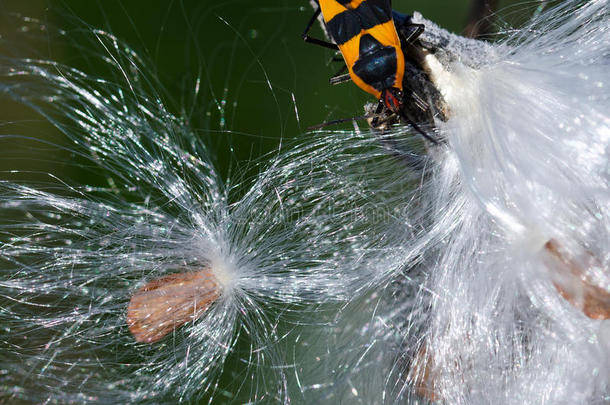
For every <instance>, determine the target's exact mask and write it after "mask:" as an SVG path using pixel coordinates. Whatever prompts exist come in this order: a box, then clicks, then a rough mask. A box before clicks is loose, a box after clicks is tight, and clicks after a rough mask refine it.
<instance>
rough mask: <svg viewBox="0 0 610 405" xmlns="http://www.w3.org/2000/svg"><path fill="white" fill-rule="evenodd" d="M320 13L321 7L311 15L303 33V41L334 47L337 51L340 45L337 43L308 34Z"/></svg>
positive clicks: (329, 47)
mask: <svg viewBox="0 0 610 405" xmlns="http://www.w3.org/2000/svg"><path fill="white" fill-rule="evenodd" d="M320 13H321V9H320V7H318V9H317V10H316V11H314V13H313V15H312V16H311V19H310V20H309V22H308V23H307V27H305V31H303V34H302V35H301V36H302V37H303V41H305V42H308V43H310V44H315V45H319V46H322V47H324V48H328V49H333V50H335V51H338V50H339V47H338V46H337V45H336V44H333V43H332V42H328V41H322V40H321V39H317V38H313V37H310V36H309V35H307V34H308V33H309V31H310V30H311V27H312V26H313V23H314V22H315V21H316V20H317V19H318V16H319V15H320Z"/></svg>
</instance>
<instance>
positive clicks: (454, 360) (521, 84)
mask: <svg viewBox="0 0 610 405" xmlns="http://www.w3.org/2000/svg"><path fill="white" fill-rule="evenodd" d="M608 6H609V2H608V1H590V2H575V1H568V2H564V3H562V4H560V5H558V6H556V7H555V8H553V9H552V10H549V11H547V12H546V13H543V14H541V15H540V16H539V17H537V18H536V19H535V20H534V21H532V22H531V23H530V24H528V25H527V26H525V27H524V28H522V29H520V30H518V31H515V32H514V33H511V34H510V35H508V39H507V40H504V41H502V42H501V43H499V44H497V45H488V44H483V43H479V45H477V43H476V42H474V41H469V40H460V39H459V38H457V37H452V36H447V35H446V34H444V33H442V32H440V33H436V32H435V30H436V27H434V25H433V24H431V23H429V22H427V21H417V18H416V22H423V23H424V24H426V29H427V32H428V34H429V35H430V38H431V39H430V40H431V41H433V42H434V41H435V40H436V39H435V35H438V37H439V38H440V37H443V38H444V39H448V41H447V42H446V46H445V48H444V50H445V51H446V54H443V53H442V52H441V54H440V55H439V56H438V60H440V64H441V65H442V66H443V68H442V71H439V68H438V64H434V62H433V64H432V65H431V68H432V69H435V70H434V71H433V72H434V73H435V74H433V75H432V78H433V79H434V80H436V81H437V85H438V87H439V89H440V91H441V93H443V95H444V96H445V98H446V102H447V104H448V106H449V109H450V112H449V115H450V118H449V120H448V121H447V122H440V121H439V122H438V127H439V129H440V132H441V134H442V136H443V137H444V138H445V139H446V141H447V149H446V151H444V152H442V153H439V154H438V156H437V159H436V160H437V163H438V165H439V166H438V168H439V172H438V173H436V175H435V176H434V177H433V178H432V179H431V182H432V183H431V184H430V185H429V187H428V189H427V190H428V195H427V197H426V198H428V199H430V201H431V202H432V203H433V205H434V206H435V207H437V208H436V212H433V213H432V214H431V217H432V218H435V219H433V220H434V221H435V225H436V226H437V227H440V228H445V229H452V231H451V232H450V234H448V235H447V236H445V237H444V238H443V245H444V246H443V247H442V248H441V249H439V250H440V251H439V255H438V261H437V263H436V264H435V265H433V267H432V268H428V271H429V272H430V277H429V279H428V282H427V284H426V287H427V288H428V289H429V291H430V295H431V297H432V298H431V308H430V312H429V316H430V319H429V324H428V329H427V331H426V333H425V336H426V339H425V344H424V345H425V346H424V347H425V349H426V351H427V353H429V355H430V357H431V358H430V360H429V364H430V365H431V368H432V370H433V371H431V374H432V376H431V377H429V379H430V380H432V381H429V383H431V384H432V383H433V384H434V393H435V396H436V397H437V399H438V400H439V401H444V402H447V403H451V404H487V403H502V404H525V403H527V404H575V403H579V404H580V403H582V404H598V403H599V404H601V403H607V402H608V401H610V355H609V354H610V341H609V340H608V333H607V329H608V322H610V321H608V320H602V319H601V318H603V317H602V316H599V317H597V318H598V319H591V318H590V317H587V316H585V315H584V314H583V311H581V310H580V308H579V305H572V304H571V303H570V302H568V300H566V299H564V298H562V297H561V295H560V293H559V288H555V287H554V283H555V282H557V281H558V280H559V279H561V277H562V276H561V275H557V274H556V271H557V269H556V267H559V266H561V265H562V263H561V260H560V261H559V262H558V261H556V260H555V261H553V260H549V257H550V256H553V253H552V248H549V245H548V243H549V241H552V243H556V244H557V246H560V247H561V257H562V260H563V261H564V262H570V263H572V265H570V266H572V267H571V271H576V270H574V266H575V265H573V263H577V264H578V265H579V266H580V267H578V266H577V269H578V274H572V275H571V277H572V276H573V277H575V278H576V279H578V280H586V282H587V283H589V285H593V286H595V288H598V289H599V290H597V291H598V292H599V293H600V294H601V295H602V301H604V299H605V301H604V302H605V305H606V306H605V311H606V312H605V313H606V314H608V313H609V312H610V267H609V266H610V222H609V219H610V217H609V215H610V189H609V187H608V186H609V184H608V181H609V171H608V170H609V165H608V153H609V149H608V148H609V145H610V91H609V88H610V57H609V56H610V14H609V13H610V10H609V7H608ZM425 40H426V38H424V41H425ZM452 41H453V42H452ZM439 46H440V45H439ZM434 201H436V203H435V202H434ZM430 229H433V228H430ZM564 265H565V263H564ZM574 289H575V290H576V291H575V292H574V291H573V293H574V294H576V295H577V297H576V298H574V301H575V302H576V304H578V303H580V304H583V302H582V301H583V300H586V296H583V295H584V294H585V291H581V290H582V289H581V288H579V287H578V286H576V287H574ZM568 292H569V291H568ZM604 294H605V295H604ZM578 295H580V296H578ZM594 318H595V317H594Z"/></svg>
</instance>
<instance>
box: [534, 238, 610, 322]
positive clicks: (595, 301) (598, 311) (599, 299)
mask: <svg viewBox="0 0 610 405" xmlns="http://www.w3.org/2000/svg"><path fill="white" fill-rule="evenodd" d="M544 248H545V250H546V251H547V252H548V253H550V255H551V257H552V258H553V259H554V260H553V261H554V263H552V264H551V268H552V270H553V271H554V274H553V285H555V288H556V289H557V291H558V292H559V294H561V296H562V297H563V298H565V299H566V300H567V301H568V302H569V303H570V304H572V305H573V306H575V307H576V308H578V309H580V310H581V311H582V312H583V313H584V314H585V315H586V316H588V317H589V318H591V319H610V293H609V292H608V291H607V290H605V289H603V288H600V287H598V286H596V285H594V284H593V283H592V281H591V280H590V279H589V278H588V277H587V274H586V269H587V268H589V267H600V266H601V264H600V263H599V260H597V259H596V258H595V257H593V255H592V254H590V253H588V254H587V255H586V257H584V259H583V260H575V259H572V258H568V257H566V256H565V253H564V252H562V250H561V245H560V244H559V243H558V242H557V241H556V240H554V239H551V240H550V241H548V242H547V243H546V244H545V245H544Z"/></svg>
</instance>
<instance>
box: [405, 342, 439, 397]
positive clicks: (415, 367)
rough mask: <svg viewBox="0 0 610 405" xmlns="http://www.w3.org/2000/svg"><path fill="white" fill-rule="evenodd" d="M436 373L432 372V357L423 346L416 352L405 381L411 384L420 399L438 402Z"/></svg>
mask: <svg viewBox="0 0 610 405" xmlns="http://www.w3.org/2000/svg"><path fill="white" fill-rule="evenodd" d="M437 378H438V375H437V373H436V372H435V371H434V364H433V361H432V356H431V355H430V354H429V353H428V349H427V347H426V346H425V345H423V346H422V347H421V348H420V349H419V350H418V352H417V355H416V356H415V359H413V363H411V369H410V370H409V374H408V375H407V381H409V382H410V383H411V384H413V388H414V389H415V393H416V394H417V395H419V396H420V397H422V398H426V399H427V400H428V401H430V402H439V401H440V398H439V395H438V392H437V387H436V379H437Z"/></svg>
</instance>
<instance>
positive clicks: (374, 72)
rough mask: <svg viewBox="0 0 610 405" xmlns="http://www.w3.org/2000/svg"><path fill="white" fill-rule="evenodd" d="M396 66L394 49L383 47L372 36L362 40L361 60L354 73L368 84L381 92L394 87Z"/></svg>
mask: <svg viewBox="0 0 610 405" xmlns="http://www.w3.org/2000/svg"><path fill="white" fill-rule="evenodd" d="M396 66H397V60H396V50H395V49H394V48H393V47H391V46H383V45H382V44H381V43H380V42H379V41H377V40H376V39H375V38H374V37H373V36H372V35H370V34H367V35H363V36H362V38H360V58H359V59H358V60H357V61H356V63H355V64H354V67H353V71H354V73H355V74H356V75H357V76H358V77H360V78H361V79H362V80H363V81H364V82H365V83H366V84H368V85H370V86H372V87H374V88H375V89H377V90H379V91H381V90H383V89H386V88H390V87H392V86H393V84H394V81H395V80H396Z"/></svg>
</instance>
